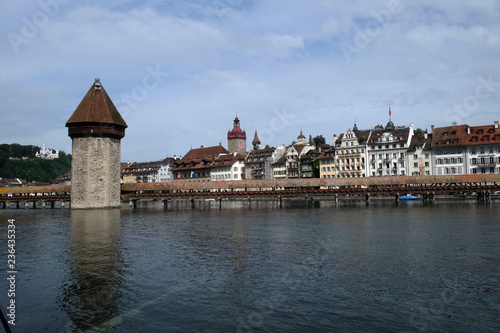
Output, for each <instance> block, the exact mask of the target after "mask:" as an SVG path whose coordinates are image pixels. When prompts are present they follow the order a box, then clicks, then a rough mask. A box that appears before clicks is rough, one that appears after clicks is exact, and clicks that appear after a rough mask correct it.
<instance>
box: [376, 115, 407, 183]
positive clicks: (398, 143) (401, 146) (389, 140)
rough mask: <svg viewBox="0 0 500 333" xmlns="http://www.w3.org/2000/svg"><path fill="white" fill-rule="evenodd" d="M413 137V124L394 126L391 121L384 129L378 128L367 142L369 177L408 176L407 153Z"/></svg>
mask: <svg viewBox="0 0 500 333" xmlns="http://www.w3.org/2000/svg"><path fill="white" fill-rule="evenodd" d="M412 137H413V124H411V125H410V126H408V127H404V126H398V127H396V126H394V123H393V122H392V121H391V120H389V122H388V123H387V125H386V126H385V128H384V127H382V126H376V127H375V128H374V129H373V130H372V132H371V134H370V138H369V140H368V142H367V153H368V158H369V162H368V173H367V174H368V175H370V176H404V175H406V152H407V150H408V147H409V145H410V142H411V138H412Z"/></svg>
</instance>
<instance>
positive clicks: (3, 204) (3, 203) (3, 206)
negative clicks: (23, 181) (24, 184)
mask: <svg viewBox="0 0 500 333" xmlns="http://www.w3.org/2000/svg"><path fill="white" fill-rule="evenodd" d="M2 208H3V209H5V201H4V202H2Z"/></svg>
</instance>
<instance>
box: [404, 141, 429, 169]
mask: <svg viewBox="0 0 500 333" xmlns="http://www.w3.org/2000/svg"><path fill="white" fill-rule="evenodd" d="M431 140H432V135H428V134H427V133H424V134H422V135H414V136H413V137H412V139H411V142H410V146H409V147H408V151H407V154H406V168H407V169H406V174H407V175H411V176H429V175H432V174H433V173H432V171H433V170H432V150H431Z"/></svg>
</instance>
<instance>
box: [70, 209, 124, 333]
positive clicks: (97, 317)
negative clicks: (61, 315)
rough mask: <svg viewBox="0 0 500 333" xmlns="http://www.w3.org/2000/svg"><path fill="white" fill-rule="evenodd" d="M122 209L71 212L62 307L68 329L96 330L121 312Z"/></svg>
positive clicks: (73, 330) (122, 279)
mask: <svg viewBox="0 0 500 333" xmlns="http://www.w3.org/2000/svg"><path fill="white" fill-rule="evenodd" d="M120 233H121V230H120V210H119V209H110V210H104V209H103V210H74V211H72V212H71V241H72V246H71V249H70V253H69V256H68V259H67V264H68V268H69V272H70V276H69V278H68V279H67V280H66V282H65V283H64V286H63V296H62V307H63V309H64V310H65V311H66V312H67V313H68V315H69V317H70V319H71V323H68V324H67V325H66V331H68V332H75V331H76V332H80V331H86V330H92V331H93V330H95V329H96V328H99V326H100V325H102V324H103V323H105V322H106V321H108V320H109V319H111V318H112V317H114V316H115V315H117V314H118V313H119V306H118V304H119V300H120V298H121V297H122V293H123V291H122V287H123V281H124V278H123V267H124V265H123V258H122V253H121V251H122V249H121V244H120V241H121V235H120Z"/></svg>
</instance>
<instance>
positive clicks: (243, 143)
mask: <svg viewBox="0 0 500 333" xmlns="http://www.w3.org/2000/svg"><path fill="white" fill-rule="evenodd" d="M244 145H245V142H243V140H240V147H242V148H243V146H244Z"/></svg>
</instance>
